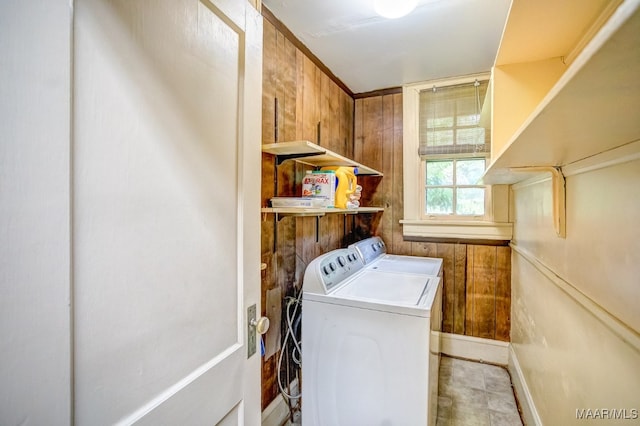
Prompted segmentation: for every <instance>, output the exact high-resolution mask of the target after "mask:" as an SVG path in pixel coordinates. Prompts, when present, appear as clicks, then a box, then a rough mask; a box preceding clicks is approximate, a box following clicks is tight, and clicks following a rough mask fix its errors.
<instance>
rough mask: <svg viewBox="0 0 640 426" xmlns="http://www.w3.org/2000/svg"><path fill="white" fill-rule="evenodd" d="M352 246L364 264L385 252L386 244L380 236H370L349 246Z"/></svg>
mask: <svg viewBox="0 0 640 426" xmlns="http://www.w3.org/2000/svg"><path fill="white" fill-rule="evenodd" d="M349 248H354V249H355V250H356V252H357V253H358V255H359V256H360V258H361V259H362V261H363V262H364V264H365V265H367V264H369V263H371V262H373V261H374V260H376V259H377V258H378V257H380V256H383V255H384V254H386V253H387V246H386V245H385V244H384V241H382V238H380V237H371V238H367V239H366V240H362V241H358V242H357V243H354V244H352V245H350V246H349Z"/></svg>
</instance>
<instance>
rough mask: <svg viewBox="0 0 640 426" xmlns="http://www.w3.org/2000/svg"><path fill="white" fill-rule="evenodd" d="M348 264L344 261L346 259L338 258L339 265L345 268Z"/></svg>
mask: <svg viewBox="0 0 640 426" xmlns="http://www.w3.org/2000/svg"><path fill="white" fill-rule="evenodd" d="M346 263H347V262H346V261H345V260H344V257H342V256H340V257H338V265H340V266H344V265H345V264H346Z"/></svg>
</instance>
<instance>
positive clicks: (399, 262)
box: [369, 254, 442, 276]
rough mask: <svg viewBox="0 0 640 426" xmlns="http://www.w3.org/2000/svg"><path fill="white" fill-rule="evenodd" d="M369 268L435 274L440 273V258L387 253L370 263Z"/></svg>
mask: <svg viewBox="0 0 640 426" xmlns="http://www.w3.org/2000/svg"><path fill="white" fill-rule="evenodd" d="M369 268H371V269H374V270H380V271H388V272H407V273H410V274H425V275H434V276H435V275H439V274H440V271H441V269H442V259H438V258H432V257H416V256H399V255H389V254H387V255H385V256H381V257H380V258H378V259H377V260H375V261H374V262H373V263H371V264H370V265H369Z"/></svg>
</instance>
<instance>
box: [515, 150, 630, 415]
mask: <svg viewBox="0 0 640 426" xmlns="http://www.w3.org/2000/svg"><path fill="white" fill-rule="evenodd" d="M636 158H637V154H636ZM570 169H572V170H573V171H572V172H571V171H570V170H565V173H567V174H570V175H569V176H568V177H567V180H566V190H567V199H566V208H567V216H566V217H567V237H566V239H561V238H557V237H556V236H555V232H554V229H553V221H552V216H551V212H552V198H551V181H550V180H543V181H538V182H530V183H529V184H526V183H525V184H519V185H515V186H514V187H513V195H514V206H513V215H514V220H515V227H514V241H513V243H514V246H513V248H514V250H513V256H512V263H513V265H512V267H513V270H512V271H513V272H512V286H513V288H512V292H513V293H512V297H513V299H512V335H511V338H512V343H513V350H514V354H515V356H516V358H517V362H518V363H519V364H520V367H521V369H522V372H523V375H524V379H525V382H526V385H527V386H528V389H529V391H530V393H531V397H532V400H533V403H534V405H535V408H536V410H537V412H538V415H539V416H540V420H541V421H542V422H543V423H544V424H550V425H555V424H573V423H581V424H584V423H585V422H584V421H579V420H577V419H576V409H580V408H591V409H598V408H607V409H627V410H628V412H627V414H628V415H631V414H632V413H631V411H630V410H631V409H640V335H639V334H638V332H639V331H640V309H639V308H638V307H639V306H640V278H639V277H638V273H639V272H640V226H639V225H638V217H640V192H638V190H637V184H638V182H639V181H640V160H638V159H636V160H633V161H627V162H624V163H620V164H617V165H613V166H609V167H604V168H598V169H595V170H590V171H587V170H586V169H585V170H583V171H580V170H577V168H576V167H571V168H570ZM568 172H570V173H568ZM521 398H522V396H521ZM599 421H602V420H599ZM594 422H596V423H597V422H598V420H594ZM588 423H589V422H587V424H588ZM613 423H614V422H613V421H612V424H613ZM594 424H595V423H594Z"/></svg>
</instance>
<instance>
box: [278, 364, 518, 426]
mask: <svg viewBox="0 0 640 426" xmlns="http://www.w3.org/2000/svg"><path fill="white" fill-rule="evenodd" d="M298 425H300V416H299V415H297V416H296V418H295V419H294V420H293V421H291V420H289V421H287V422H286V423H285V426H298ZM467 425H469V426H522V421H521V420H520V415H519V414H518V408H517V406H516V400H515V397H514V394H513V389H512V387H511V377H509V373H508V372H507V370H506V369H505V368H503V367H498V366H496V365H491V364H482V363H480V362H473V361H466V360H462V359H457V358H450V357H448V356H444V355H443V356H442V358H441V361H440V379H439V395H438V421H437V426H467Z"/></svg>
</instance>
